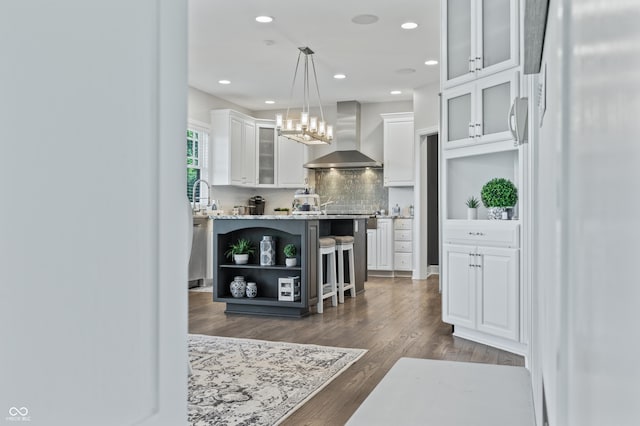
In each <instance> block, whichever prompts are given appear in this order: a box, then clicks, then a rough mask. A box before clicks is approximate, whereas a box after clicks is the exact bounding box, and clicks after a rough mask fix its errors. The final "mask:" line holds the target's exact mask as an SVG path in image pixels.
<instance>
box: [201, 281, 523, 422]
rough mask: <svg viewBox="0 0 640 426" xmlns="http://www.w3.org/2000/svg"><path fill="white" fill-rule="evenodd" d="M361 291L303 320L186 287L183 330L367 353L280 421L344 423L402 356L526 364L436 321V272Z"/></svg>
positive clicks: (371, 285)
mask: <svg viewBox="0 0 640 426" xmlns="http://www.w3.org/2000/svg"><path fill="white" fill-rule="evenodd" d="M365 290H366V291H365V292H364V293H362V294H359V295H358V297H357V298H355V299H352V298H350V297H345V303H344V304H343V305H340V306H338V307H332V306H331V304H330V302H326V304H325V310H324V314H322V315H311V316H309V317H306V318H301V319H292V318H271V317H255V316H241V315H225V314H224V309H225V306H224V303H215V302H213V301H212V295H211V294H210V293H198V292H190V293H189V332H190V333H197V334H207V335H212V336H227V337H243V338H249V339H262V340H272V341H286V342H292V343H312V344H317V345H325V346H341V347H350V348H363V349H368V350H369V351H368V352H367V353H366V354H365V355H364V356H363V357H362V358H361V359H360V360H359V361H358V362H357V363H355V364H354V365H353V366H351V367H350V368H349V369H348V370H347V371H345V372H344V373H342V374H341V375H340V376H339V377H338V378H336V379H335V380H334V381H333V382H332V383H330V384H329V385H328V386H327V387H326V388H324V389H323V390H322V391H321V392H320V393H318V394H317V395H316V396H315V397H313V399H311V400H310V401H309V402H307V403H306V404H305V405H304V406H303V407H301V408H300V409H298V410H297V411H296V412H295V413H294V414H293V415H292V416H291V417H289V418H288V419H287V420H286V421H285V422H283V423H282V424H283V425H285V426H287V425H337V424H344V423H345V422H346V421H347V420H348V419H349V417H351V415H352V414H353V413H354V412H355V410H356V409H357V408H358V406H360V404H361V403H362V402H363V401H364V399H365V398H366V397H367V395H369V393H371V391H372V390H373V388H374V387H375V386H376V385H377V384H378V383H379V382H380V380H382V378H383V377H384V375H385V374H386V373H387V372H388V371H389V369H390V368H391V367H392V366H393V365H394V364H395V362H396V361H397V360H398V359H399V358H401V357H413V358H426V359H445V360H453V361H469V362H480V363H486V364H504V365H517V366H522V365H524V358H522V357H521V356H518V355H514V354H511V353H508V352H505V351H501V350H499V349H495V348H492V347H489V346H485V345H482V344H479V343H474V342H470V341H467V340H464V339H460V338H457V337H453V336H452V335H451V326H450V325H448V324H445V323H443V322H442V321H441V317H442V311H441V305H440V294H439V293H438V276H437V275H435V276H431V277H430V278H429V279H428V280H411V279H409V278H380V277H375V278H374V277H371V278H370V280H369V281H367V282H366V283H365Z"/></svg>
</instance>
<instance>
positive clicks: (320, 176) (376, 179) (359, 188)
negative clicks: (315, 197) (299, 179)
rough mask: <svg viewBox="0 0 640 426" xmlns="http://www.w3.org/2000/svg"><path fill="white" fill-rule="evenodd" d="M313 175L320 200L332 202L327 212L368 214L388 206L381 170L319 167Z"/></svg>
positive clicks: (387, 195) (387, 196)
mask: <svg viewBox="0 0 640 426" xmlns="http://www.w3.org/2000/svg"><path fill="white" fill-rule="evenodd" d="M315 178H316V182H315V186H316V188H315V189H316V193H317V194H320V197H321V201H320V202H322V203H324V202H326V201H327V200H331V201H333V204H330V205H328V206H327V213H354V214H370V213H373V212H374V211H376V210H380V209H386V208H387V206H388V205H389V190H388V189H387V188H385V187H384V185H383V180H382V179H383V175H382V169H333V170H330V169H322V170H316V176H315Z"/></svg>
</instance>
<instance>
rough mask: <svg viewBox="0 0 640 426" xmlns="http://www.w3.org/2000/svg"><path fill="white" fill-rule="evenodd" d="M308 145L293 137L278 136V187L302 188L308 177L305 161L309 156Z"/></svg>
mask: <svg viewBox="0 0 640 426" xmlns="http://www.w3.org/2000/svg"><path fill="white" fill-rule="evenodd" d="M306 156H307V150H306V147H305V146H304V145H303V144H301V143H298V142H295V141H292V140H291V139H287V138H283V137H279V138H278V162H277V163H278V165H277V167H278V187H279V188H302V187H304V185H305V183H304V180H305V178H306V177H307V171H306V169H305V168H304V163H305V162H306V160H307V158H306Z"/></svg>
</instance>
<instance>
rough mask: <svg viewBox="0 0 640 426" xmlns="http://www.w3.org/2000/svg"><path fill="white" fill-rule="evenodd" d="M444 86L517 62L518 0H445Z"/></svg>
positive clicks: (443, 10) (513, 65) (507, 66)
mask: <svg viewBox="0 0 640 426" xmlns="http://www.w3.org/2000/svg"><path fill="white" fill-rule="evenodd" d="M441 10H442V14H443V18H442V22H443V23H444V25H445V26H446V28H444V29H443V30H444V31H443V37H442V52H443V58H442V75H441V81H442V82H443V87H444V88H447V87H452V86H455V85H458V84H462V83H465V82H468V81H471V80H474V79H476V78H480V77H485V76H488V75H491V74H493V73H496V72H499V71H503V70H506V69H509V68H513V67H515V66H517V65H518V63H519V61H518V54H519V53H518V52H519V43H518V1H517V0H477V1H475V0H473V1H472V0H443V1H442V7H441Z"/></svg>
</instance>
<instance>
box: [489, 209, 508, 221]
mask: <svg viewBox="0 0 640 426" xmlns="http://www.w3.org/2000/svg"><path fill="white" fill-rule="evenodd" d="M505 211H507V208H506V207H489V208H488V209H487V217H488V218H489V220H501V219H502V212H505Z"/></svg>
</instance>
